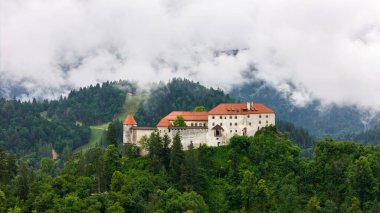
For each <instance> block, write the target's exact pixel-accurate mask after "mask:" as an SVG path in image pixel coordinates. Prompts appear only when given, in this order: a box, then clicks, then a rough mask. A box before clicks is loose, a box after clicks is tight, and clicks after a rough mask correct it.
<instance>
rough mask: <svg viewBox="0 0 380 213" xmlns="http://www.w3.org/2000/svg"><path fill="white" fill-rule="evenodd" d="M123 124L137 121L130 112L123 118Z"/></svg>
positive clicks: (132, 123)
mask: <svg viewBox="0 0 380 213" xmlns="http://www.w3.org/2000/svg"><path fill="white" fill-rule="evenodd" d="M124 125H137V122H136V121H135V119H134V118H133V116H132V115H131V114H128V116H127V118H125V120H124Z"/></svg>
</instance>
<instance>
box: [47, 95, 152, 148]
mask: <svg viewBox="0 0 380 213" xmlns="http://www.w3.org/2000/svg"><path fill="white" fill-rule="evenodd" d="M145 98H146V95H135V96H127V97H126V99H125V102H124V105H123V108H122V112H121V113H119V114H117V115H116V119H117V120H119V121H121V122H123V121H124V119H125V118H126V117H127V115H128V114H132V115H135V114H136V112H137V110H138V108H139V105H140V103H141V101H143V100H144V99H145ZM46 115H47V114H46ZM109 123H110V122H106V123H104V124H100V125H96V126H90V128H91V137H90V140H89V142H88V143H87V144H85V145H83V146H80V147H78V148H77V149H76V150H75V152H79V151H83V152H85V151H87V150H88V149H90V148H92V147H96V145H97V144H100V143H101V140H102V135H103V134H104V133H105V132H106V131H107V128H108V124H109Z"/></svg>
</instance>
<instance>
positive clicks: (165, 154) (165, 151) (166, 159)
mask: <svg viewBox="0 0 380 213" xmlns="http://www.w3.org/2000/svg"><path fill="white" fill-rule="evenodd" d="M170 143H171V140H170V137H169V135H168V134H166V133H165V135H164V137H163V138H162V146H163V147H162V150H161V152H162V153H161V159H162V163H163V164H164V166H165V169H166V171H168V169H169V164H170Z"/></svg>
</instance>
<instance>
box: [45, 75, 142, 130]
mask: <svg viewBox="0 0 380 213" xmlns="http://www.w3.org/2000/svg"><path fill="white" fill-rule="evenodd" d="M128 92H131V93H135V92H136V85H135V84H133V83H130V82H128V81H119V82H105V83H103V84H101V85H100V84H96V85H95V86H92V85H91V86H89V87H84V88H79V90H74V91H71V92H70V94H69V95H68V97H65V98H61V99H60V100H57V101H51V102H50V104H49V106H48V115H49V117H53V118H54V117H57V118H59V119H61V120H69V121H80V122H82V123H84V124H88V125H89V124H101V123H104V122H107V121H110V120H112V119H113V118H114V116H115V114H116V113H118V112H120V110H121V108H122V106H123V104H124V102H125V98H126V95H127V93H128Z"/></svg>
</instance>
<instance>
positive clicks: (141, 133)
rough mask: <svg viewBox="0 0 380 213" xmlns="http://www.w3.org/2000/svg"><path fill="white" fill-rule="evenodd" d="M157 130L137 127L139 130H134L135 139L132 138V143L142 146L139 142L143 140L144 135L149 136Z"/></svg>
mask: <svg viewBox="0 0 380 213" xmlns="http://www.w3.org/2000/svg"><path fill="white" fill-rule="evenodd" d="M154 131H155V130H152V129H137V130H133V136H132V137H133V139H132V141H133V142H132V143H133V144H135V145H137V146H140V144H139V142H140V140H141V138H142V137H144V136H147V137H149V136H150V135H151V134H152V132H154Z"/></svg>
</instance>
